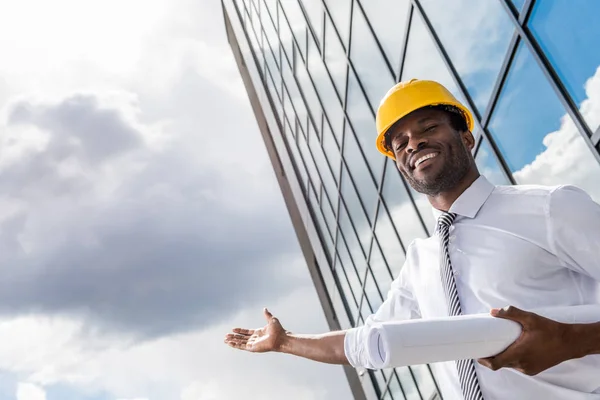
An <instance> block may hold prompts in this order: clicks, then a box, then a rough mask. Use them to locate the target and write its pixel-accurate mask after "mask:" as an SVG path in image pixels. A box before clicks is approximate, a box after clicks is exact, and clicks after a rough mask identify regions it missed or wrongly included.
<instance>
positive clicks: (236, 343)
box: [225, 339, 248, 350]
mask: <svg viewBox="0 0 600 400" xmlns="http://www.w3.org/2000/svg"><path fill="white" fill-rule="evenodd" d="M225 344H227V345H229V346H230V347H233V348H236V349H240V350H247V344H248V343H247V341H246V340H239V339H231V340H226V341H225Z"/></svg>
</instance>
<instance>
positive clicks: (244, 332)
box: [232, 328, 254, 336]
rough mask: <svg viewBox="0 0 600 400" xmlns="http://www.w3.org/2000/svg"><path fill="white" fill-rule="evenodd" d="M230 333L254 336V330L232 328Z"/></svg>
mask: <svg viewBox="0 0 600 400" xmlns="http://www.w3.org/2000/svg"><path fill="white" fill-rule="evenodd" d="M232 331H233V332H234V333H238V334H240V335H246V336H252V335H254V329H243V328H233V329H232Z"/></svg>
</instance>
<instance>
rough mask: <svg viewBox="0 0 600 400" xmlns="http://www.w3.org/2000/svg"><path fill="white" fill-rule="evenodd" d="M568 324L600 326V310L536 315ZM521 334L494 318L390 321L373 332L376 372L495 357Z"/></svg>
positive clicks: (571, 309) (371, 343)
mask: <svg viewBox="0 0 600 400" xmlns="http://www.w3.org/2000/svg"><path fill="white" fill-rule="evenodd" d="M530 311H532V312H535V313H536V314H539V315H542V316H544V317H547V318H550V319H553V320H555V321H559V322H565V323H592V322H597V321H600V305H583V306H569V307H554V308H542V309H534V310H530ZM520 334H521V325H520V324H518V323H516V322H514V321H510V320H506V319H501V318H495V317H492V316H491V315H489V314H471V315H461V316H456V317H445V318H433V319H414V320H406V321H390V322H383V323H377V324H374V325H373V326H371V328H370V329H369V331H368V333H367V354H368V357H369V360H370V361H371V363H372V364H373V366H374V367H375V368H376V369H382V368H392V367H403V366H407V365H417V364H426V363H433V362H441V361H451V360H460V359H471V358H472V359H478V358H485V357H491V356H494V355H496V354H498V353H501V352H502V351H504V350H505V349H506V348H507V347H508V346H509V345H510V344H512V343H513V342H514V341H515V340H516V339H517V338H518V337H519V335H520Z"/></svg>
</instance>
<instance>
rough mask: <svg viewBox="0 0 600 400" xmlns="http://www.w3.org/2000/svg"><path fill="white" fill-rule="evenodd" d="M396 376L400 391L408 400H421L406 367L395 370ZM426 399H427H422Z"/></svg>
mask: <svg viewBox="0 0 600 400" xmlns="http://www.w3.org/2000/svg"><path fill="white" fill-rule="evenodd" d="M396 375H397V376H398V379H399V380H400V385H402V389H403V390H404V394H405V395H406V397H407V398H409V399H418V398H421V396H419V391H418V389H417V386H416V385H415V381H414V380H413V378H412V376H411V375H410V371H409V369H408V367H403V368H396ZM423 398H425V399H427V397H423Z"/></svg>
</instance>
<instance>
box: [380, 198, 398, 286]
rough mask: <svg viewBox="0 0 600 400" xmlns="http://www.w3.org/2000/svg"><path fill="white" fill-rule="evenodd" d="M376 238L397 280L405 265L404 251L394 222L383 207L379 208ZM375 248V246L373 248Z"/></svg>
mask: <svg viewBox="0 0 600 400" xmlns="http://www.w3.org/2000/svg"><path fill="white" fill-rule="evenodd" d="M375 237H376V239H377V241H378V242H379V245H380V246H381V251H382V252H383V256H384V257H385V259H386V261H387V263H388V266H389V268H390V270H391V273H392V277H393V278H396V277H397V276H398V274H399V273H400V269H401V268H402V266H403V265H404V261H405V258H404V250H403V249H402V246H401V244H400V240H398V235H397V234H396V231H395V230H394V227H393V225H392V222H391V221H390V218H389V217H388V213H387V212H386V211H385V207H383V205H380V206H379V211H378V213H377V223H376V225H375ZM373 248H375V246H373Z"/></svg>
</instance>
